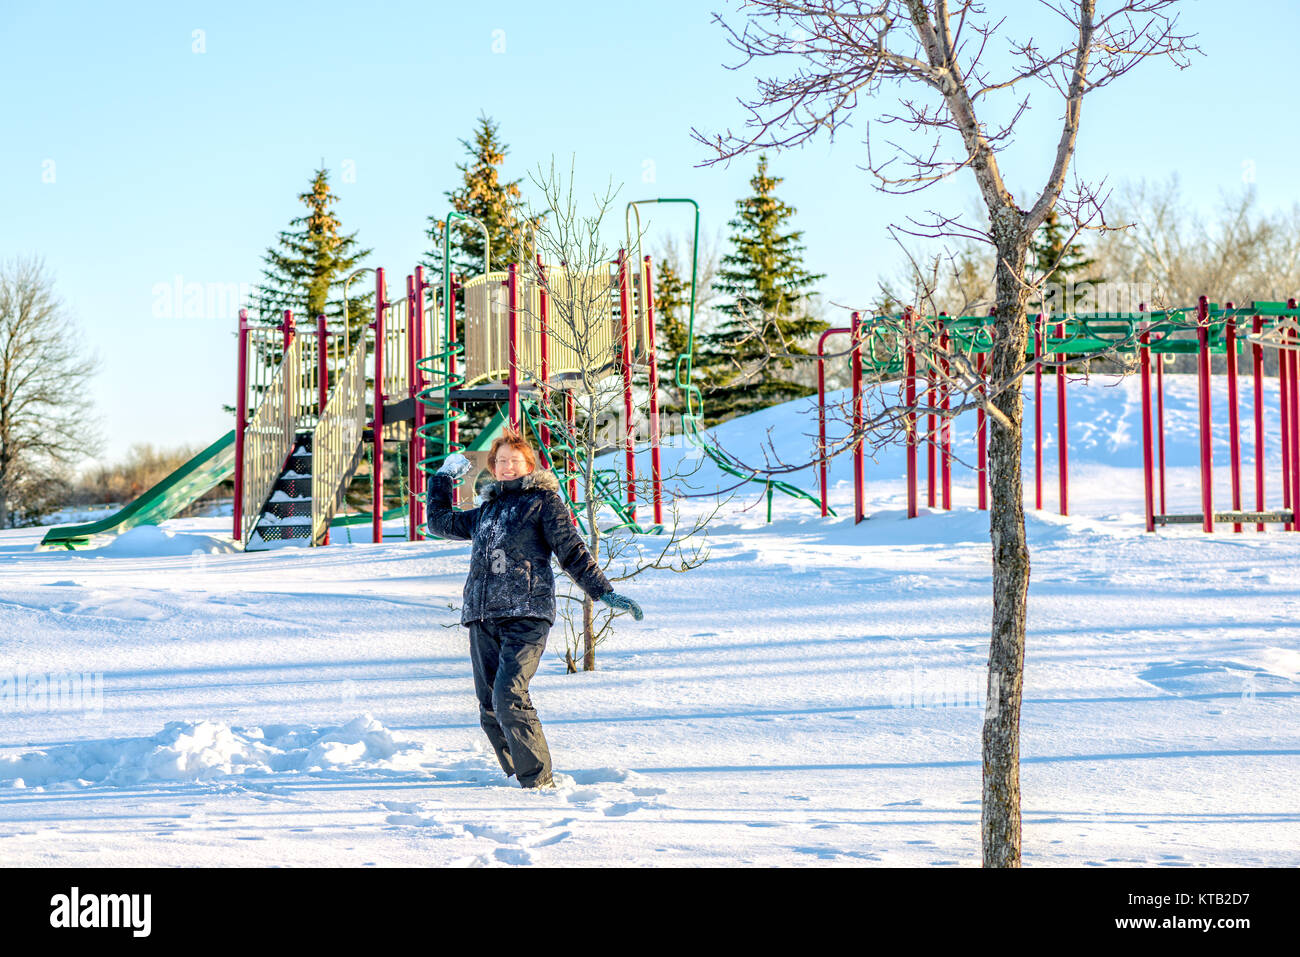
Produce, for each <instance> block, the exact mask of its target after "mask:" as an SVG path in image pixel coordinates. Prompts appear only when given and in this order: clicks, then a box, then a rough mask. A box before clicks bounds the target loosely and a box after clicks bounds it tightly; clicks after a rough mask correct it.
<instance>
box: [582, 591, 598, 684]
mask: <svg viewBox="0 0 1300 957" xmlns="http://www.w3.org/2000/svg"><path fill="white" fill-rule="evenodd" d="M592 605H593V603H592V600H591V599H590V598H589V597H587V596H585V595H584V596H583V599H582V670H583V671H595V670H596V632H595V627H596V623H595V621H594V619H593V616H592V610H593V608H592Z"/></svg>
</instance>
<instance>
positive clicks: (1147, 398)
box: [1139, 310, 1163, 532]
mask: <svg viewBox="0 0 1300 957" xmlns="http://www.w3.org/2000/svg"><path fill="white" fill-rule="evenodd" d="M1143 311H1145V310H1143ZM1139 341H1140V342H1141V347H1140V349H1139V355H1140V357H1141V361H1142V494H1143V501H1144V503H1145V505H1146V524H1147V531H1148V532H1154V531H1155V530H1156V519H1155V488H1154V482H1153V481H1152V479H1153V476H1152V472H1153V468H1152V462H1151V458H1152V456H1151V349H1150V343H1151V335H1150V333H1148V332H1147V331H1146V330H1145V329H1144V330H1143V332H1142V335H1141V336H1140V337H1139ZM1161 514H1163V513H1161Z"/></svg>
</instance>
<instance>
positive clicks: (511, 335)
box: [506, 263, 519, 432]
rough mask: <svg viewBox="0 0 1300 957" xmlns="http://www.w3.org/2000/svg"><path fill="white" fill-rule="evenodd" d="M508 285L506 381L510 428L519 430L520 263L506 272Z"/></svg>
mask: <svg viewBox="0 0 1300 957" xmlns="http://www.w3.org/2000/svg"><path fill="white" fill-rule="evenodd" d="M506 286H507V288H508V290H509V298H510V309H509V314H508V315H507V317H506V328H507V338H508V340H509V353H508V355H509V370H510V371H509V372H508V374H507V376H506V382H507V383H508V385H509V388H510V398H509V400H508V402H509V404H508V406H507V411H508V416H509V419H510V428H512V429H514V430H515V431H516V432H518V431H519V265H518V263H511V264H510V269H509V271H508V272H507V274H506Z"/></svg>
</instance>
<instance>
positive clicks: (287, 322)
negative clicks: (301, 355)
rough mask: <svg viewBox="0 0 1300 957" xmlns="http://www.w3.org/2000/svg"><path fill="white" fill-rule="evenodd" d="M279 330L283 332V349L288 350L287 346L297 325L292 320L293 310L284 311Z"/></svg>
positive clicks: (295, 331) (291, 341)
mask: <svg viewBox="0 0 1300 957" xmlns="http://www.w3.org/2000/svg"><path fill="white" fill-rule="evenodd" d="M280 331H281V332H282V333H283V334H284V351H285V352H288V351H289V346H290V345H291V344H292V343H293V337H294V335H295V334H296V333H297V331H298V329H297V326H296V325H295V324H294V321H293V310H292V309H286V310H285V311H284V320H283V321H282V322H281V323H280Z"/></svg>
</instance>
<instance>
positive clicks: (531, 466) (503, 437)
mask: <svg viewBox="0 0 1300 957" xmlns="http://www.w3.org/2000/svg"><path fill="white" fill-rule="evenodd" d="M503 446H504V447H508V448H512V449H518V450H519V452H520V453H522V454H523V457H524V461H525V462H527V463H528V471H530V472H532V471H535V470H536V469H537V453H536V452H535V451H533V447H532V445H531V444H530V443H529V441H528V440H527V439H526V438H524V437H523V436H522V435H520V434H519V433H518V432H516V431H515V430H514V429H512V428H510V426H508V425H507V426H506V427H505V428H504V429H502V431H501V434H500V435H498V436H497V437H496V438H495V439H493V440H492V450H491V451H490V452H488V468H489V469H490V470H491V471H492V472H493V473H494V474H495V472H496V470H497V452H498V451H500V450H501V448H502V447H503Z"/></svg>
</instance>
